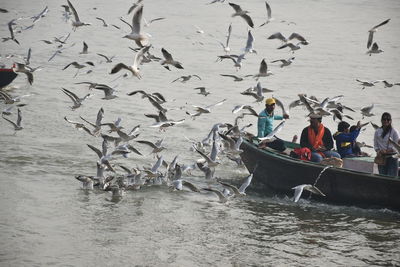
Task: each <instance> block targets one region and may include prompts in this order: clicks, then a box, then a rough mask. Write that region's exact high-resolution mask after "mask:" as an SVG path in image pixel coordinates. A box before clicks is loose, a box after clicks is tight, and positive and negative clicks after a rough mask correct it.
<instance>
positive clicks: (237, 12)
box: [229, 3, 254, 28]
mask: <svg viewBox="0 0 400 267" xmlns="http://www.w3.org/2000/svg"><path fill="white" fill-rule="evenodd" d="M229 5H230V6H231V7H232V8H233V9H234V10H235V13H233V14H232V17H236V16H240V17H242V18H243V19H244V20H245V21H246V22H247V24H248V25H249V26H250V27H252V28H253V27H254V23H253V20H252V19H251V17H250V16H249V15H247V13H249V11H247V10H242V8H241V7H240V6H239V5H237V4H234V3H229Z"/></svg>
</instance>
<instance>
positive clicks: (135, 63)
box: [111, 46, 150, 80]
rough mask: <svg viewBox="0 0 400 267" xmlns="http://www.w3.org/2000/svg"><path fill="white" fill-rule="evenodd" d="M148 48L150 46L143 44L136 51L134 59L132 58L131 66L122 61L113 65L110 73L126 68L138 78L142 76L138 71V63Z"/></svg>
mask: <svg viewBox="0 0 400 267" xmlns="http://www.w3.org/2000/svg"><path fill="white" fill-rule="evenodd" d="M149 49H150V46H145V47H143V48H141V49H140V50H139V52H137V53H136V55H135V57H134V59H133V64H132V66H127V65H125V64H124V63H118V64H117V65H115V66H114V68H112V70H111V74H114V73H117V72H118V71H120V70H121V69H126V70H129V71H130V72H131V73H132V74H133V75H134V76H136V77H137V78H138V79H139V80H140V79H141V78H142V76H141V74H140V71H139V65H140V63H141V62H142V60H143V55H144V53H146V52H147V51H148V50H149Z"/></svg>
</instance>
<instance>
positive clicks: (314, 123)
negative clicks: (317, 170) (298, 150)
mask: <svg viewBox="0 0 400 267" xmlns="http://www.w3.org/2000/svg"><path fill="white" fill-rule="evenodd" d="M300 146H301V147H308V148H309V149H310V150H311V161H314V162H321V161H322V160H323V159H324V158H330V157H335V158H339V159H340V155H339V154H338V153H337V152H334V151H331V149H332V148H333V139H332V134H331V131H329V129H328V128H326V127H325V126H324V125H323V124H322V116H321V115H318V114H311V115H310V126H308V127H306V128H304V129H303V131H302V132H301V138H300Z"/></svg>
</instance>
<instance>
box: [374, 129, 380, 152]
mask: <svg viewBox="0 0 400 267" xmlns="http://www.w3.org/2000/svg"><path fill="white" fill-rule="evenodd" d="M378 138H379V135H378V130H376V131H375V134H374V149H375V151H376V152H378V151H379V150H380V148H379V145H378Z"/></svg>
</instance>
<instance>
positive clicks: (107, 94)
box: [94, 85, 118, 100]
mask: <svg viewBox="0 0 400 267" xmlns="http://www.w3.org/2000/svg"><path fill="white" fill-rule="evenodd" d="M94 89H97V90H102V91H104V97H103V98H102V99H105V100H110V99H114V98H116V97H118V96H117V95H115V92H117V91H116V90H115V89H114V88H111V87H110V86H108V85H97V86H95V87H94Z"/></svg>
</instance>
